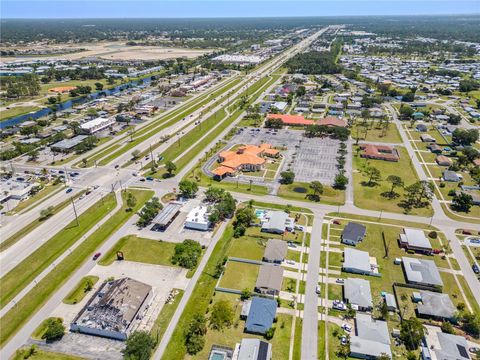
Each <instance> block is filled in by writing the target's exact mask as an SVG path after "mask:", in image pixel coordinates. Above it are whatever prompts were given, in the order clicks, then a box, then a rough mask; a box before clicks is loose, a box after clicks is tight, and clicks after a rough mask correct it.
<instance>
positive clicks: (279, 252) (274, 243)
mask: <svg viewBox="0 0 480 360" xmlns="http://www.w3.org/2000/svg"><path fill="white" fill-rule="evenodd" d="M287 250H288V246H287V243H286V242H285V241H283V240H279V239H270V240H268V241H267V246H266V247H265V252H264V253H263V261H265V262H269V263H276V264H280V263H281V262H282V261H283V260H285V256H286V255H287Z"/></svg>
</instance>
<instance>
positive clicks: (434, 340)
mask: <svg viewBox="0 0 480 360" xmlns="http://www.w3.org/2000/svg"><path fill="white" fill-rule="evenodd" d="M468 349H469V345H468V343H467V340H466V339H465V338H464V337H463V336H458V335H452V334H447V333H444V332H442V331H441V330H440V328H435V327H433V326H428V331H427V332H426V336H425V346H422V351H421V354H422V360H443V359H446V360H453V359H455V360H470V359H471V357H470V355H469V353H468Z"/></svg>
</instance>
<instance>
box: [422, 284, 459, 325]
mask: <svg viewBox="0 0 480 360" xmlns="http://www.w3.org/2000/svg"><path fill="white" fill-rule="evenodd" d="M420 296H421V298H422V301H421V302H420V303H418V305H417V314H418V316H419V317H427V318H434V319H437V320H453V319H454V317H455V311H456V309H455V306H454V305H453V302H452V300H451V299H450V296H448V294H442V293H436V292H432V291H420Z"/></svg>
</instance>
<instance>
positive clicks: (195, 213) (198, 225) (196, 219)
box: [184, 206, 211, 231]
mask: <svg viewBox="0 0 480 360" xmlns="http://www.w3.org/2000/svg"><path fill="white" fill-rule="evenodd" d="M209 216H210V213H209V211H208V207H207V206H197V207H196V208H193V209H192V210H191V211H190V212H189V213H188V215H187V219H186V220H185V223H184V226H185V227H186V228H188V229H194V230H202V231H207V230H208V229H210V225H211V223H210V221H209V220H208V217H209Z"/></svg>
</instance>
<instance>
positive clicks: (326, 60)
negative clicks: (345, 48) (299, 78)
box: [286, 41, 342, 75]
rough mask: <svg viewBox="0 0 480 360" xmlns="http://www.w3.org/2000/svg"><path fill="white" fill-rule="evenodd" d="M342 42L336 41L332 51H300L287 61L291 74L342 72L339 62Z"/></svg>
mask: <svg viewBox="0 0 480 360" xmlns="http://www.w3.org/2000/svg"><path fill="white" fill-rule="evenodd" d="M341 48H342V44H341V42H340V41H334V42H333V44H332V46H331V49H330V51H326V52H319V51H309V52H305V53H300V54H297V55H295V56H294V57H292V58H291V59H290V60H288V61H287V63H286V66H287V68H288V72H289V73H290V74H297V73H300V74H305V75H311V74H318V75H320V74H336V73H339V72H341V70H342V67H341V66H340V65H338V64H337V59H338V55H339V54H340V50H341Z"/></svg>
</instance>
